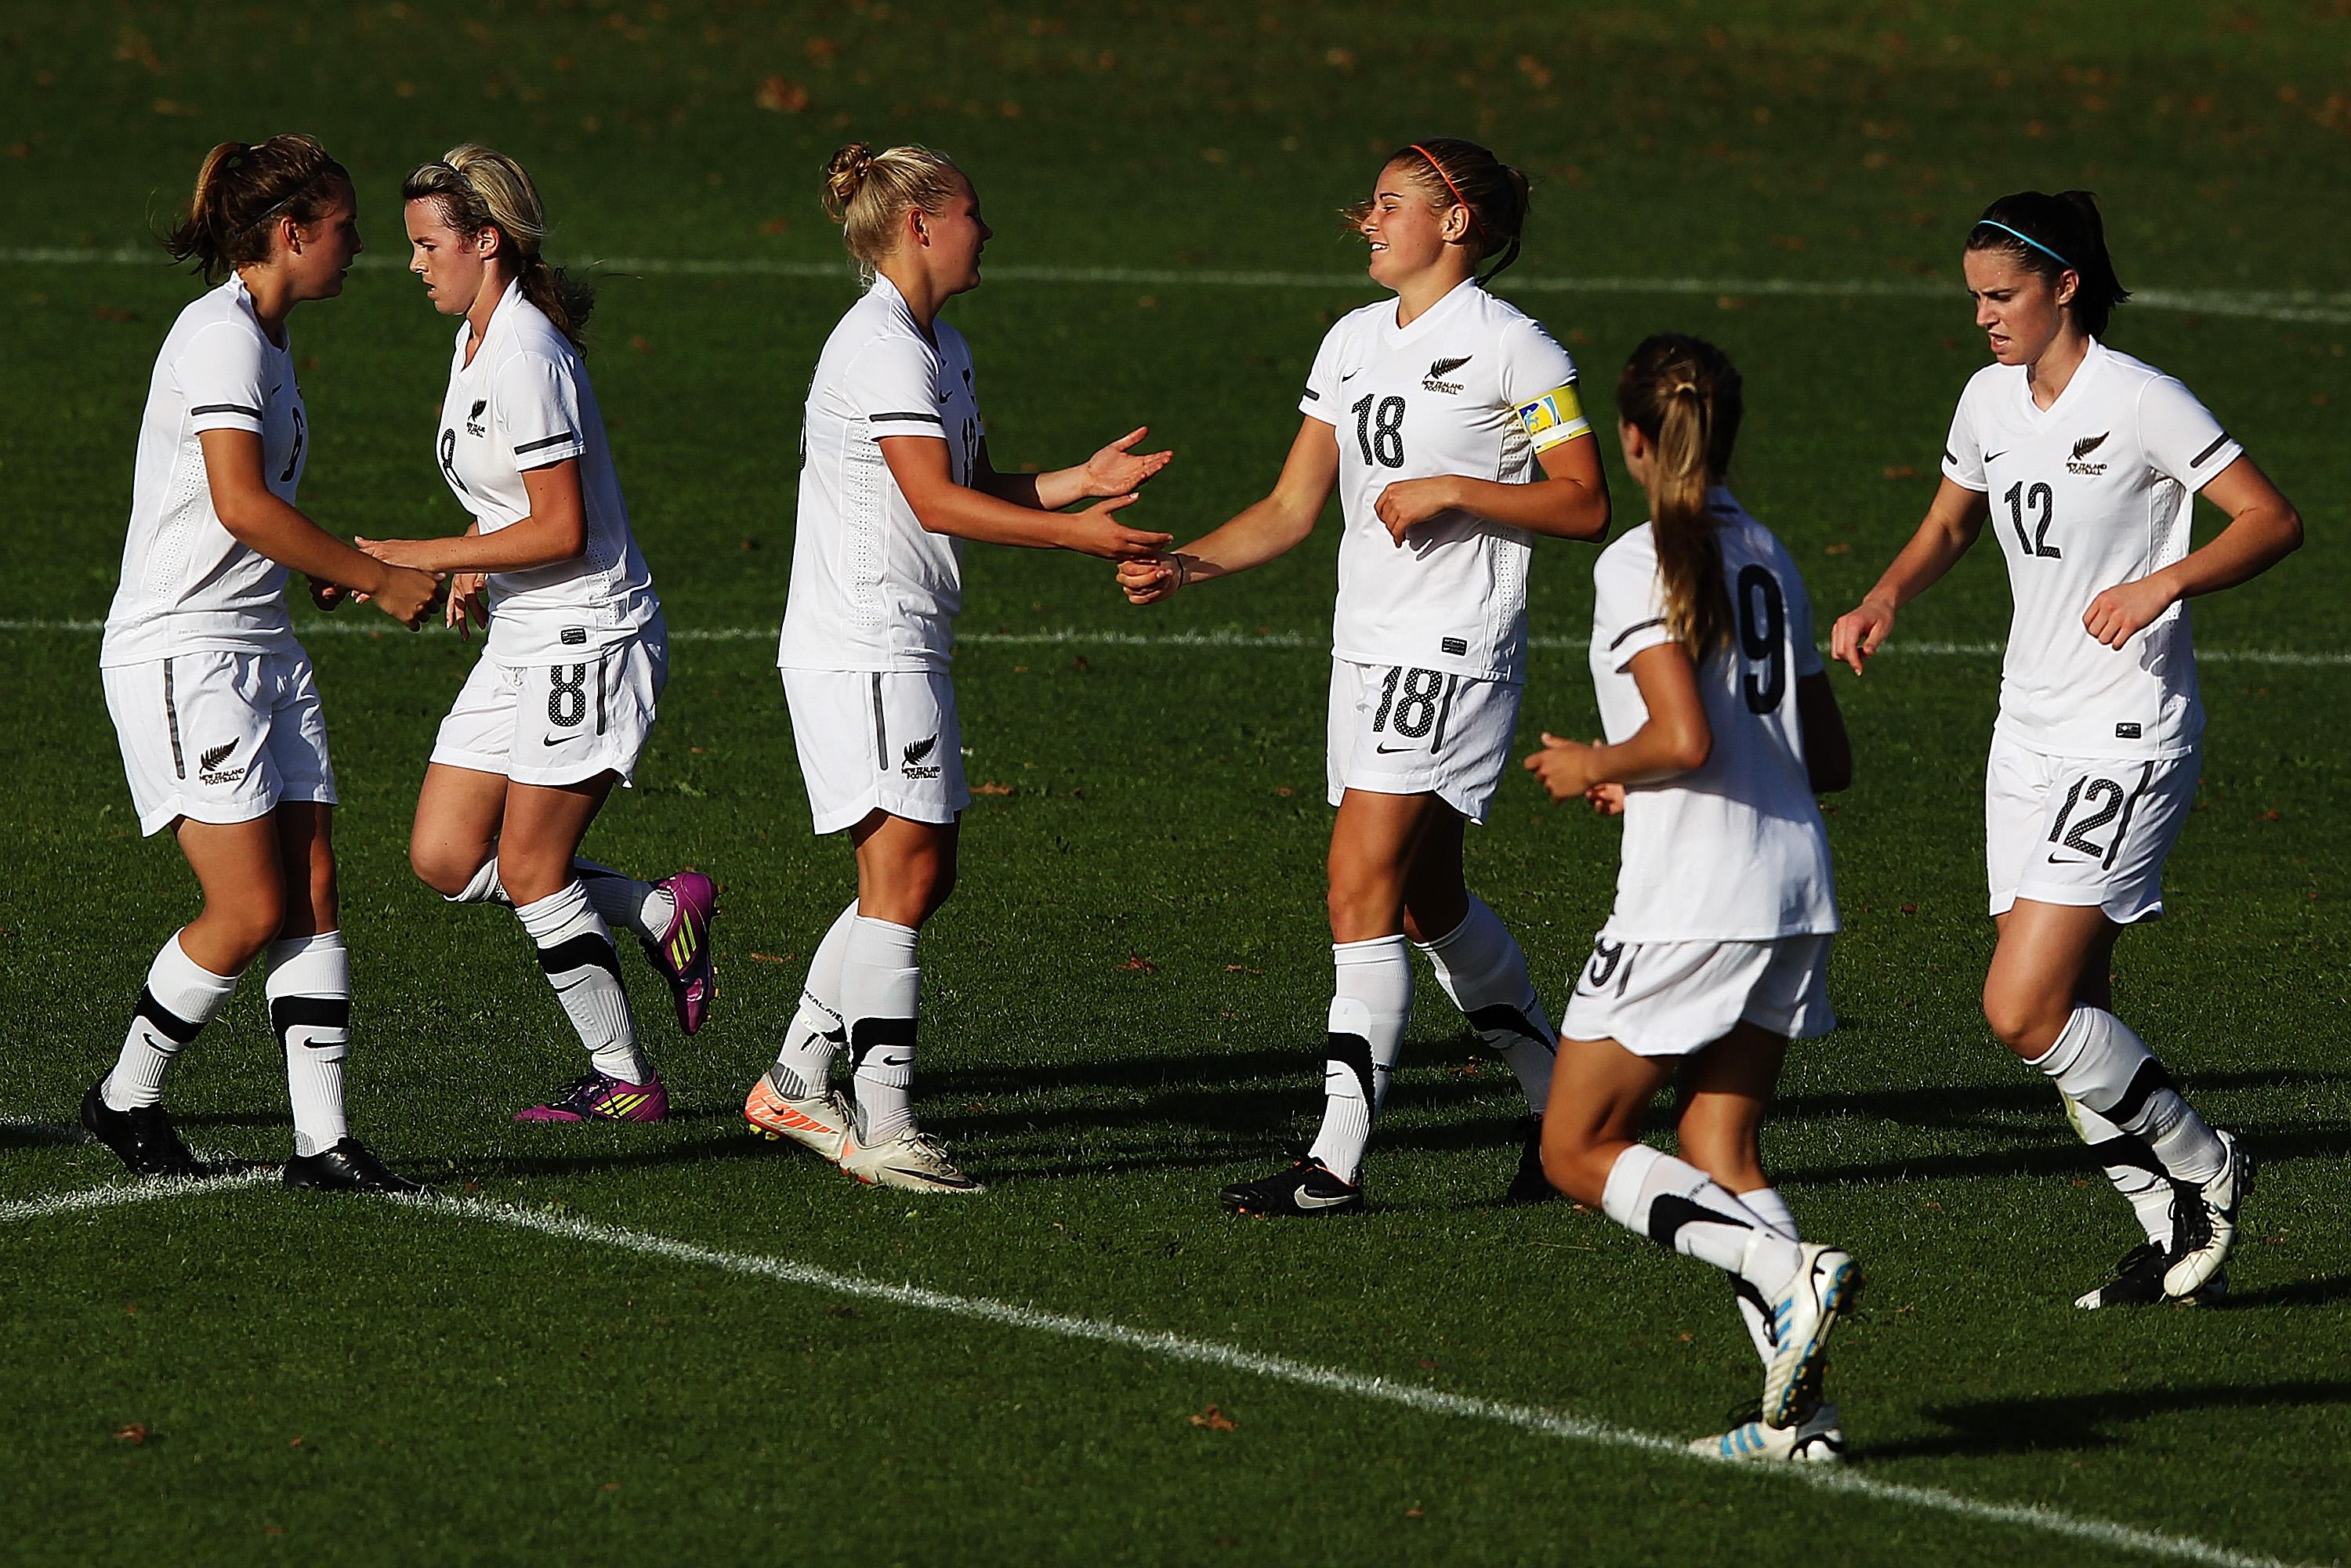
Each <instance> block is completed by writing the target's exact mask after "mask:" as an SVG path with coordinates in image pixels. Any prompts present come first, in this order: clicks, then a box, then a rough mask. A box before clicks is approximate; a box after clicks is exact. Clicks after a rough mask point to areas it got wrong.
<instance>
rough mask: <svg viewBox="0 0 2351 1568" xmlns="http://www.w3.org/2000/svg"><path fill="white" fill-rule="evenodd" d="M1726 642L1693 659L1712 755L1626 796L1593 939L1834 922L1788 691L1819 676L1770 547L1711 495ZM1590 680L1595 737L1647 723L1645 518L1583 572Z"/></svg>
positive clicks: (1672, 938)
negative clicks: (1727, 604) (1640, 662)
mask: <svg viewBox="0 0 2351 1568" xmlns="http://www.w3.org/2000/svg"><path fill="white" fill-rule="evenodd" d="M1708 506H1709V507H1710V508H1711V509H1712V510H1713V511H1714V512H1715V513H1716V514H1717V515H1718V516H1719V517H1721V519H1722V527H1721V531H1720V532H1719V535H1718V536H1717V537H1718V538H1719V539H1720V540H1721V543H1722V577H1723V584H1724V586H1725V588H1726V589H1728V590H1729V594H1730V600H1731V604H1732V607H1733V616H1732V622H1731V625H1732V641H1731V644H1730V645H1729V646H1725V647H1720V648H1717V649H1716V650H1715V651H1714V652H1712V653H1709V654H1708V655H1707V658H1706V661H1705V663H1704V664H1701V665H1700V666H1699V669H1698V693H1699V695H1701V696H1702V697H1703V698H1704V699H1705V702H1706V721H1707V726H1708V728H1709V729H1710V730H1711V731H1712V732H1713V735H1714V746H1713V748H1712V750H1711V751H1710V752H1709V753H1708V756H1707V759H1706V765H1705V766H1704V767H1702V768H1697V769H1695V770H1693V771H1691V772H1688V773H1684V774H1681V775H1679V776H1678V777H1677V778H1673V779H1664V780H1662V781H1660V782H1658V783H1655V784H1634V785H1628V786H1627V787H1626V788H1625V844H1624V864H1623V867H1622V869H1621V870H1620V871H1619V872H1618V873H1617V877H1616V906H1615V908H1614V911H1613V912H1612V913H1611V914H1610V915H1609V917H1608V925H1607V926H1606V927H1605V928H1604V930H1603V932H1602V935H1603V936H1605V937H1607V938H1609V939H1611V940H1613V941H1618V942H1680V941H1694V940H1701V939H1703V940H1711V941H1726V942H1727V941H1760V940H1763V939H1766V938H1771V937H1777V936H1821V935H1826V934H1827V933H1830V932H1834V930H1836V928H1837V913H1836V888H1835V883H1834V879H1833V878H1832V876H1831V874H1830V871H1829V840H1828V829H1827V827H1826V825H1825V824H1823V822H1822V821H1821V812H1820V806H1819V804H1818V803H1817V802H1816V801H1815V800H1813V787H1812V780H1811V778H1810V775H1809V774H1808V773H1807V771H1806V769H1805V766H1804V746H1803V736H1802V727H1800V726H1799V724H1798V723H1797V719H1796V682H1797V681H1798V680H1799V679H1801V678H1802V677H1803V676H1805V675H1810V674H1818V673H1819V671H1820V669H1821V655H1820V650H1819V649H1817V648H1815V647H1814V646H1813V603H1812V600H1811V598H1810V597H1809V596H1808V595H1807V594H1806V593H1805V592H1804V580H1803V579H1802V577H1800V576H1798V575H1797V573H1796V563H1795V562H1794V561H1793V560H1792V559H1789V555H1788V551H1787V549H1786V547H1785V546H1783V545H1782V544H1781V543H1780V541H1779V540H1778V539H1777V538H1773V537H1772V534H1771V530H1770V529H1769V528H1765V527H1764V526H1763V525H1762V524H1761V523H1759V522H1757V521H1756V520H1755V519H1754V518H1752V517H1749V516H1748V515H1747V513H1746V512H1745V511H1744V510H1743V509H1742V508H1741V507H1740V505H1739V503H1738V502H1737V501H1736V500H1734V499H1733V498H1732V497H1731V495H1730V492H1729V491H1728V490H1723V489H1717V490H1715V491H1714V492H1713V493H1712V494H1711V495H1710V496H1709V497H1708ZM1592 578H1593V590H1594V599H1593V608H1592V684H1593V688H1594V690H1595V691H1596V692H1597V693H1598V695H1599V697H1600V720H1601V725H1602V727H1603V729H1604V731H1605V732H1606V734H1607V737H1608V739H1609V741H1610V742H1611V743H1612V744H1613V743H1614V742H1617V741H1622V740H1624V739H1625V738H1627V737H1630V736H1631V735H1633V734H1634V732H1635V731H1636V730H1638V729H1639V728H1640V727H1641V726H1642V725H1644V724H1646V722H1648V717H1649V710H1648V707H1647V705H1646V704H1645V703H1643V702H1642V700H1641V691H1640V687H1639V686H1638V685H1636V684H1635V681H1634V679H1633V675H1632V672H1631V670H1630V669H1629V668H1628V666H1629V665H1630V664H1632V662H1633V656H1634V655H1635V654H1636V653H1642V652H1643V651H1645V650H1646V649H1649V648H1654V647H1656V646H1657V645H1658V644H1659V643H1665V642H1668V641H1670V639H1669V638H1668V637H1667V633H1666V620H1665V616H1666V607H1665V595H1664V591H1663V587H1662V585H1661V584H1660V582H1659V581H1658V579H1657V549H1656V539H1655V537H1654V536H1653V535H1652V533H1651V531H1650V527H1649V525H1648V524H1647V523H1643V524H1642V525H1641V526H1640V527H1639V528H1635V529H1633V530H1632V531H1631V532H1629V533H1627V534H1626V535H1625V537H1624V538H1620V539H1618V540H1617V541H1616V542H1615V543H1614V544H1612V545H1610V546H1609V547H1608V548H1607V549H1605V550H1603V551H1602V552H1601V555H1600V560H1599V562H1598V564H1597V565H1595V566H1594V567H1593V571H1592Z"/></svg>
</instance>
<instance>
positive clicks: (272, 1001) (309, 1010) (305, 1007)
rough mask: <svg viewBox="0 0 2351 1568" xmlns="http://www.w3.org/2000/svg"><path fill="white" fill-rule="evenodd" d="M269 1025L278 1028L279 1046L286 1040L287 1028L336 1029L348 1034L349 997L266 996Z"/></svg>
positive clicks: (274, 1028) (349, 1020) (349, 1018)
mask: <svg viewBox="0 0 2351 1568" xmlns="http://www.w3.org/2000/svg"><path fill="white" fill-rule="evenodd" d="M269 1027H270V1028H271V1029H272V1030H276V1031H277V1040H278V1043H279V1044H281V1045H282V1044H284V1043H285V1040H286V1031H287V1030H289V1029H338V1030H343V1031H344V1032H345V1033H349V1032H350V1027H351V998H349V997H272V998H269Z"/></svg>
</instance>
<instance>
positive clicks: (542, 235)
mask: <svg viewBox="0 0 2351 1568" xmlns="http://www.w3.org/2000/svg"><path fill="white" fill-rule="evenodd" d="M400 199H401V200H402V201H403V202H423V201H430V202H432V203H434V204H435V205H436V206H438V207H439V208H440V209H441V216H442V218H443V219H444V221H445V222H446V223H447V224H448V225H449V226H450V227H451V228H453V229H455V230H456V231H457V233H458V234H459V235H462V236H464V237H465V238H466V239H469V240H470V239H472V238H473V237H474V236H475V235H478V234H480V233H481V232H482V231H483V230H484V229H496V230H497V231H498V239H499V245H498V249H497V257H498V259H499V260H501V261H503V262H505V263H506V264H507V270H508V271H509V272H511V273H512V274H513V275H514V277H515V278H516V279H517V281H518V282H519V283H521V285H522V293H523V298H526V299H528V300H529V301H530V302H531V303H532V304H533V305H536V306H538V308H539V309H540V310H541V311H542V312H543V313H545V315H546V317H547V319H548V320H549V321H550V322H552V323H553V324H554V326H555V329H556V330H557V331H559V332H560V333H562V334H563V336H564V340H565V341H567V342H569V344H570V345H571V346H572V347H573V348H575V349H578V348H582V347H584V345H583V343H582V341H581V334H582V332H583V331H584V330H585V329H586V328H587V325H588V313H589V312H590V310H592V309H594V308H596V291H595V290H594V289H593V288H590V287H589V286H588V285H587V284H585V283H582V282H580V281H579V280H578V279H576V278H573V277H569V276H567V275H566V274H565V272H564V270H563V269H562V268H561V267H551V266H549V264H548V260H547V257H546V256H543V255H541V254H540V251H539V247H540V246H543V245H545V244H546V243H547V209H546V206H545V205H544V204H542V203H541V202H540V201H539V199H538V186H537V185H536V184H534V183H532V181H531V177H530V173H529V172H528V170H526V169H524V168H523V166H522V165H521V164H520V163H517V162H515V161H514V160H513V159H511V158H509V157H507V155H506V154H505V153H503V152H492V151H490V149H488V148H486V147H479V146H476V145H475V144H474V143H472V142H466V143H465V144H464V145H462V146H457V147H452V148H451V149H449V151H448V152H444V153H443V154H442V155H441V156H440V157H438V158H436V159H434V161H433V162H430V163H420V164H418V165H417V166H416V167H415V168H414V169H412V170H410V171H409V174H408V178H407V179H406V180H404V181H402V183H401V187H400Z"/></svg>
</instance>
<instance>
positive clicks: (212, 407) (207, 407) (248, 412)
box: [188, 402, 2227, 462]
mask: <svg viewBox="0 0 2351 1568" xmlns="http://www.w3.org/2000/svg"><path fill="white" fill-rule="evenodd" d="M203 413H241V414H243V415H245V417H246V418H247V419H259V418H260V417H261V411H260V410H259V409H257V408H247V407H246V406H245V405H244V404H243V403H241V402H208V403H205V404H204V406H203V407H201V408H192V409H190V410H188V417H189V418H190V419H193V418H195V417H196V416H197V415H198V414H203ZM2222 439H2223V440H2226V439H2227V437H2225V436H2224V437H2222ZM2198 461H2199V462H2200V461H2202V460H2201V459H2200V458H2199V460H2198Z"/></svg>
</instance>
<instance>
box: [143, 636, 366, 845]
mask: <svg viewBox="0 0 2351 1568" xmlns="http://www.w3.org/2000/svg"><path fill="white" fill-rule="evenodd" d="M99 676H100V679H101V681H102V682H103V684H104V685H105V687H106V711H107V712H108V714H110V716H112V717H113V719H114V733H115V736H116V737H117V739H119V740H120V742H121V746H122V771H123V773H124V775H125V776H126V777H127V778H128V779H130V781H131V806H132V807H133V809H134V810H137V811H138V813H139V831H141V833H159V832H162V831H163V830H164V829H165V828H168V827H170V826H171V825H172V823H173V822H174V821H177V820H178V819H180V818H182V817H188V818H192V819H193V820H194V821H199V822H249V821H253V820H254V819H255V818H256V817H266V816H267V815H268V814H269V813H270V812H271V811H274V810H277V807H278V805H279V803H280V802H283V801H288V800H291V801H298V802H300V801H315V802H319V803H321V804H325V805H329V806H331V805H333V804H334V803H335V766H334V764H333V763H332V762H331V761H329V759H328V757H327V716H326V713H325V710H324V709H323V708H321V707H320V706H319V684H318V680H317V677H316V676H315V675H313V674H312V673H311V670H310V656H309V655H308V653H303V652H302V651H301V649H300V648H299V647H297V648H296V649H295V650H294V651H293V652H292V653H226V652H220V651H214V652H209V653H181V654H177V655H175V656H173V657H172V658H169V659H156V660H153V661H152V662H150V663H147V664H120V665H116V666H114V667H112V668H110V669H105V670H101V671H100V672H99Z"/></svg>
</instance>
